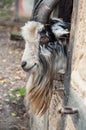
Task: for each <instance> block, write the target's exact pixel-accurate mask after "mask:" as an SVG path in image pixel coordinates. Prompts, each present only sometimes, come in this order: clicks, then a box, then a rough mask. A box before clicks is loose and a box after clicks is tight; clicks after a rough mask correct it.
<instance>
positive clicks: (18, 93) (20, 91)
mask: <svg viewBox="0 0 86 130" xmlns="http://www.w3.org/2000/svg"><path fill="white" fill-rule="evenodd" d="M25 93H26V90H25V88H16V89H13V90H11V91H10V92H9V94H8V96H9V99H10V100H11V101H13V100H19V99H20V98H21V97H22V96H24V95H25Z"/></svg>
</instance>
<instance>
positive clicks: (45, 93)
mask: <svg viewBox="0 0 86 130" xmlns="http://www.w3.org/2000/svg"><path fill="white" fill-rule="evenodd" d="M53 59H54V58H53V56H52V55H51V57H47V58H46V57H44V56H43V55H40V56H39V60H40V61H39V66H38V68H37V70H36V71H35V72H34V73H33V74H32V75H31V76H32V79H31V80H32V81H30V82H29V84H27V94H26V100H29V103H30V104H31V106H32V109H33V112H34V113H35V114H40V115H43V114H44V113H45V112H46V111H47V109H48V107H49V105H50V101H51V98H52V89H53V78H54V69H53V67H54V66H53ZM27 106H28V105H27Z"/></svg>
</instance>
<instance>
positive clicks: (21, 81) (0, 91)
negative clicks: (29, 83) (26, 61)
mask: <svg viewBox="0 0 86 130" xmlns="http://www.w3.org/2000/svg"><path fill="white" fill-rule="evenodd" d="M15 44H18V43H17V42H13V41H10V32H9V31H7V30H4V29H0V130H27V129H28V130H29V126H28V124H29V123H28V121H29V119H28V118H29V117H26V116H25V115H26V114H25V107H24V98H23V96H20V95H16V97H14V99H13V100H11V98H12V96H13V95H12V93H11V91H13V90H16V89H18V88H19V89H20V88H23V87H25V84H26V74H25V72H23V70H22V68H21V57H22V54H23V49H21V48H18V46H17V47H16V46H15Z"/></svg>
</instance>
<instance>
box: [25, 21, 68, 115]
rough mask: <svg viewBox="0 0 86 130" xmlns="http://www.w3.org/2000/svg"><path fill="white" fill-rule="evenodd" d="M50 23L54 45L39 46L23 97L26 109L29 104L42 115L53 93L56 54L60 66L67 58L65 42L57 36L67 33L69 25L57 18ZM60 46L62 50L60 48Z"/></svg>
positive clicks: (36, 112)
mask: <svg viewBox="0 0 86 130" xmlns="http://www.w3.org/2000/svg"><path fill="white" fill-rule="evenodd" d="M32 22H33V21H32ZM50 24H51V25H50V27H51V31H52V32H51V34H53V35H54V37H56V38H54V39H55V42H54V41H53V45H54V46H53V45H52V46H51V45H49V46H48V45H46V46H47V47H43V46H41V49H39V55H38V56H39V64H38V65H37V67H36V69H34V71H32V72H31V73H30V75H29V79H28V83H27V85H26V98H25V100H26V108H27V110H28V109H29V106H31V109H32V110H33V112H34V113H35V114H40V115H43V114H44V113H45V112H46V111H47V109H48V108H49V105H50V101H51V98H52V93H53V79H54V76H55V74H56V71H57V69H58V68H59V67H58V60H57V59H58V55H59V60H60V65H59V66H62V65H64V64H66V62H67V58H64V57H66V54H65V52H64V50H65V49H64V46H66V43H65V42H64V40H63V39H62V41H61V39H60V40H59V37H60V36H62V35H64V34H65V35H66V34H68V33H69V25H67V24H66V23H64V22H63V21H61V20H59V19H52V20H50ZM66 29H67V30H66ZM56 30H57V31H56ZM47 32H48V30H47ZM51 39H52V36H51ZM57 39H58V40H57ZM54 43H55V44H54ZM64 43H65V44H64ZM62 48H63V50H61V49H62ZM47 53H48V55H47ZM64 59H66V60H64ZM61 60H63V61H61ZM64 62H65V63H64ZM64 66H66V65H64ZM55 67H56V68H55ZM64 68H66V67H64ZM29 104H30V105H29Z"/></svg>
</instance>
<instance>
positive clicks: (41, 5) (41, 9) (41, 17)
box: [33, 0, 59, 24]
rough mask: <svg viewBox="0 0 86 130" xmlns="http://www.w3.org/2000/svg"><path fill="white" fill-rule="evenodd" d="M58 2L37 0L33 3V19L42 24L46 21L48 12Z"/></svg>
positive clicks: (56, 0)
mask: <svg viewBox="0 0 86 130" xmlns="http://www.w3.org/2000/svg"><path fill="white" fill-rule="evenodd" d="M36 1H37V0H36ZM58 2H59V0H39V1H38V2H37V3H36V5H34V10H33V19H34V20H36V21H39V22H41V23H43V24H46V23H48V20H49V17H50V14H51V12H52V11H53V9H54V7H55V5H57V4H58Z"/></svg>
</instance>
